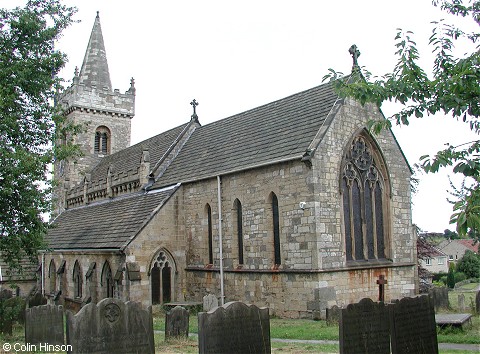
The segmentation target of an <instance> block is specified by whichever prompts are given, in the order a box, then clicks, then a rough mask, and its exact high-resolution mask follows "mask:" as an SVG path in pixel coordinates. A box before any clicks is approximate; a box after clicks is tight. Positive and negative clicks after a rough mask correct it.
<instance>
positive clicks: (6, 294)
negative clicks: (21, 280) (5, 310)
mask: <svg viewBox="0 0 480 354" xmlns="http://www.w3.org/2000/svg"><path fill="white" fill-rule="evenodd" d="M12 296H13V293H12V291H11V290H9V289H2V290H0V301H2V300H6V299H10V298H11V297H12Z"/></svg>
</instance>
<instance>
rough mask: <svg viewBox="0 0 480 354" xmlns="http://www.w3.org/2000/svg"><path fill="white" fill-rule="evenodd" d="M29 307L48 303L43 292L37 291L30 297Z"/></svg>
mask: <svg viewBox="0 0 480 354" xmlns="http://www.w3.org/2000/svg"><path fill="white" fill-rule="evenodd" d="M27 304H28V307H34V306H41V305H46V304H47V298H46V297H45V296H43V295H42V294H41V293H36V294H35V295H33V296H31V297H29V298H28V301H27Z"/></svg>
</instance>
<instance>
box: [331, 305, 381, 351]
mask: <svg viewBox="0 0 480 354" xmlns="http://www.w3.org/2000/svg"><path fill="white" fill-rule="evenodd" d="M339 332H340V338H339V342H340V353H376V354H383V353H385V354H390V325H389V315H388V308H387V307H386V305H385V304H384V303H383V302H378V303H376V302H373V301H372V300H371V299H368V298H365V299H362V300H360V302H359V303H356V304H350V305H348V306H347V308H344V309H342V310H341V314H340V323H339Z"/></svg>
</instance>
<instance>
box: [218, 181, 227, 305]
mask: <svg viewBox="0 0 480 354" xmlns="http://www.w3.org/2000/svg"><path fill="white" fill-rule="evenodd" d="M221 193H222V190H221V181H220V176H217V196H218V239H219V240H218V242H219V243H220V306H223V305H224V302H225V292H224V289H223V242H222V194H221Z"/></svg>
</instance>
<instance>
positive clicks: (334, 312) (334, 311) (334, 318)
mask: <svg viewBox="0 0 480 354" xmlns="http://www.w3.org/2000/svg"><path fill="white" fill-rule="evenodd" d="M341 311H342V309H341V308H340V307H338V306H337V305H333V306H332V307H330V308H327V323H331V324H333V323H338V322H339V321H340V312H341Z"/></svg>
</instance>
